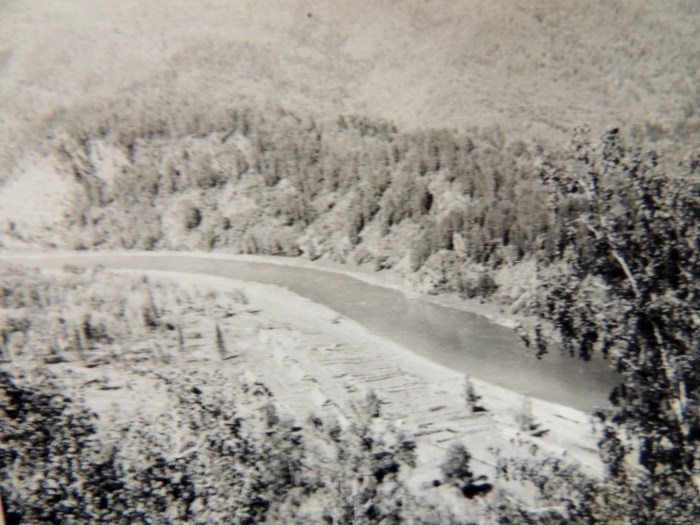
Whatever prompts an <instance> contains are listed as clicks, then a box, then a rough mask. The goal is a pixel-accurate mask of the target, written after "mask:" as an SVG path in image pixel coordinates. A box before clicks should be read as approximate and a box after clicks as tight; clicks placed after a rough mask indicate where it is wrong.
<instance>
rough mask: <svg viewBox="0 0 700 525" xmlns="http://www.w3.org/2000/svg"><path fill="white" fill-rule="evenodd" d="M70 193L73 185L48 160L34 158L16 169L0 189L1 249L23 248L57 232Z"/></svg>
mask: <svg viewBox="0 0 700 525" xmlns="http://www.w3.org/2000/svg"><path fill="white" fill-rule="evenodd" d="M72 194H73V184H72V183H71V182H70V181H69V180H68V179H67V178H66V176H64V175H62V174H60V173H59V172H58V171H57V170H56V167H55V165H54V164H53V162H51V161H50V160H47V159H41V160H38V159H34V160H33V161H32V162H31V163H28V164H27V165H25V166H23V167H22V168H20V169H19V170H17V171H16V172H15V175H14V177H12V178H11V179H9V180H7V181H6V182H5V183H4V184H3V185H2V186H0V246H2V245H4V246H6V247H12V246H22V245H23V244H24V242H23V241H27V242H31V241H32V239H34V238H35V237H36V238H42V237H45V234H46V233H47V232H51V233H56V232H55V229H56V228H57V226H58V224H57V221H58V220H60V218H61V217H63V215H64V213H65V212H66V211H67V209H68V207H69V205H70V203H71V197H72Z"/></svg>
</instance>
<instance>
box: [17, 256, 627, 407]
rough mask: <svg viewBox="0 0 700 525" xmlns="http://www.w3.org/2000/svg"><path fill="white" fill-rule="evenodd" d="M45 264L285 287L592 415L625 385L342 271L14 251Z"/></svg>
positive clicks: (407, 344) (480, 320) (481, 373)
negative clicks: (538, 356)
mask: <svg viewBox="0 0 700 525" xmlns="http://www.w3.org/2000/svg"><path fill="white" fill-rule="evenodd" d="M11 259H14V260H16V261H17V262H31V263H32V264H33V265H36V266H39V267H42V268H60V267H61V266H63V265H64V264H77V265H94V264H101V265H103V266H105V267H106V268H115V269H139V270H166V271H179V272H191V273H201V274H207V275H215V276H219V277H229V278H233V279H239V280H244V281H254V282H258V283H263V284H273V285H277V286H283V287H285V288H287V289H288V290H291V291H292V292H295V293H297V294H299V295H301V296H304V297H307V298H308V299H311V300H312V301H314V302H316V303H320V304H322V305H325V306H327V307H329V308H332V309H333V310H335V311H337V312H338V313H340V314H342V315H343V316H346V317H348V318H350V319H352V320H354V321H356V322H358V323H360V324H362V325H363V326H365V327H366V328H367V329H368V330H369V331H371V332H372V333H374V334H376V335H379V336H381V337H385V338H387V339H390V340H392V341H394V342H396V343H398V344H400V345H401V346H403V347H404V348H406V349H408V350H410V351H412V352H415V353H416V354H419V355H421V356H423V357H426V358H428V359H430V360H432V361H434V362H436V363H439V364H441V365H444V366H446V367H449V368H451V369H453V370H457V371H459V372H463V373H465V374H470V375H472V376H473V377H476V378H479V379H483V380H485V381H488V382H490V383H493V384H495V385H499V386H502V387H504V388H507V389H510V390H514V391H516V392H520V393H522V394H526V395H530V396H533V397H537V398H540V399H544V400H546V401H551V402H554V403H558V404H562V405H567V406H570V407H573V408H576V409H579V410H583V411H586V412H590V411H591V410H592V409H593V408H594V407H596V406H597V407H604V406H608V405H609V403H608V400H607V397H608V395H609V393H610V391H611V390H612V388H613V387H614V386H615V385H616V384H617V383H618V382H619V377H618V376H617V375H616V374H614V373H613V372H612V371H611V370H610V368H609V365H608V363H607V362H605V361H603V360H594V361H592V362H583V361H581V360H578V359H573V358H570V357H568V356H563V355H560V354H559V353H558V352H552V353H550V354H547V355H546V356H545V357H544V358H543V359H541V360H538V359H536V358H535V357H534V356H533V355H532V353H531V352H529V351H528V350H527V349H525V347H524V345H523V344H522V343H521V341H520V340H519V338H518V337H517V336H516V335H515V334H514V333H513V331H512V330H510V329H508V328H506V327H503V326H500V325H498V324H495V323H493V322H491V321H490V320H489V319H487V318H486V317H483V316H479V315H475V314H471V313H468V312H463V311H461V310H457V309H454V308H449V307H445V306H440V305H436V304H433V303H431V302H428V301H425V300H422V299H420V298H413V297H407V296H406V295H404V294H403V293H401V292H399V291H396V290H393V289H390V288H384V287H381V286H376V285H372V284H368V283H366V282H364V281H361V280H358V279H356V278H354V277H351V276H348V275H344V274H342V273H337V272H331V271H324V270H316V269H310V268H301V267H296V266H290V265H281V264H272V263H265V262H257V261H255V262H250V261H240V260H233V259H221V258H211V257H207V256H206V255H202V256H192V255H178V254H168V255H163V254H155V255H142V254H138V255H131V254H126V255H125V254H120V255H114V254H107V253H105V254H102V253H91V254H86V255H80V254H75V255H73V254H70V255H65V254H61V255H60V256H59V255H54V254H46V255H42V256H39V257H36V256H33V257H31V258H25V257H18V256H12V257H11Z"/></svg>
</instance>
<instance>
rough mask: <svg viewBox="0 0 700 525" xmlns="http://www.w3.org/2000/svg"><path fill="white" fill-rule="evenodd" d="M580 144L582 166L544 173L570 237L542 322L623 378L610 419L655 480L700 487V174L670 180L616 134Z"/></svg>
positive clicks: (546, 286)
mask: <svg viewBox="0 0 700 525" xmlns="http://www.w3.org/2000/svg"><path fill="white" fill-rule="evenodd" d="M573 145H574V150H573V159H572V162H570V163H568V164H566V165H563V166H554V165H552V164H549V163H548V162H545V163H544V164H543V166H542V173H541V177H542V180H543V182H544V183H545V184H546V185H547V186H548V187H549V189H550V203H551V205H552V208H553V211H554V212H555V215H556V216H557V217H558V220H560V221H562V223H563V225H564V230H563V239H562V240H563V243H562V245H561V250H560V253H559V256H560V258H561V260H560V261H559V262H557V264H556V271H550V272H549V273H544V272H543V274H542V275H541V278H542V290H543V293H542V297H541V299H540V304H539V305H538V306H539V314H540V316H541V317H542V318H543V319H544V320H546V321H548V322H549V323H551V325H553V326H554V328H555V330H556V332H558V334H559V335H560V336H561V340H562V345H563V347H564V349H565V350H567V351H569V352H570V353H571V354H572V355H574V354H578V356H579V357H581V358H583V359H590V358H591V356H592V355H593V353H595V352H600V353H602V354H603V355H604V356H606V357H609V358H610V359H611V360H612V364H613V365H614V367H615V369H616V370H617V371H618V372H619V373H620V374H622V377H623V378H624V380H623V382H622V384H621V385H620V386H619V387H618V388H616V389H615V390H614V391H613V392H612V394H611V401H612V403H613V405H614V409H613V410H612V412H611V414H610V415H611V418H610V420H609V422H610V423H612V424H613V425H614V426H616V427H617V428H619V429H624V430H625V432H626V433H627V435H628V437H629V438H631V439H632V441H633V442H635V443H638V447H634V448H636V449H637V450H638V452H639V462H640V464H641V465H642V466H643V467H644V469H645V471H646V475H647V476H648V479H650V480H652V481H654V482H655V486H657V487H660V486H667V485H669V484H671V485H674V486H685V487H688V486H692V485H693V484H694V485H695V487H696V489H698V490H700V474H699V472H700V471H699V470H698V467H699V466H700V457H699V452H698V448H699V447H698V445H699V442H700V416H699V409H700V388H699V387H700V351H699V350H698V348H699V347H698V344H699V343H700V301H699V299H700V289H699V288H698V284H697V283H698V278H699V277H700V173H698V171H697V169H695V170H693V169H692V168H691V169H690V170H688V171H687V172H685V173H682V174H670V173H664V172H663V171H662V170H661V169H660V168H659V166H658V163H657V157H656V155H655V154H654V153H653V152H642V151H641V150H639V149H636V148H630V147H628V146H627V145H626V144H625V143H624V141H623V139H622V137H621V136H620V133H619V132H618V130H616V129H614V130H611V131H609V132H608V133H606V134H605V135H604V136H603V138H602V141H601V144H600V145H598V146H593V145H591V143H590V142H589V140H588V136H587V132H586V131H585V130H583V131H579V132H577V134H576V136H575V139H574V142H573ZM541 262H542V264H541V267H546V266H547V265H550V264H551V262H552V261H549V260H547V261H541ZM550 268H551V266H550ZM538 331H539V334H538V335H541V333H542V332H541V331H540V330H539V329H538ZM536 339H539V337H537V338H536ZM536 342H537V344H538V348H540V351H544V348H545V347H544V346H542V345H541V343H542V341H541V340H538V341H536ZM608 438H610V435H608ZM620 450H622V448H620ZM621 453H622V452H621ZM670 480H672V481H670ZM669 486H670V485H669ZM666 495H667V496H668V494H666ZM670 497H673V496H670ZM695 497H696V498H697V493H695Z"/></svg>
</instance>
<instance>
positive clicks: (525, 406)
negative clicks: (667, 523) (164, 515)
mask: <svg viewBox="0 0 700 525" xmlns="http://www.w3.org/2000/svg"><path fill="white" fill-rule="evenodd" d="M61 253H65V252H55V253H53V255H56V256H60V255H61ZM69 255H75V253H69ZM80 255H81V256H82V255H84V256H86V257H90V256H92V255H105V253H104V252H102V253H101V252H93V253H81V254H80ZM110 255H113V256H133V255H138V253H137V252H117V253H110ZM142 255H148V256H150V257H165V256H168V255H174V254H169V253H167V252H144V253H142ZM177 255H180V256H188V257H202V258H209V259H212V258H213V259H223V260H227V259H228V260H243V261H249V262H250V261H258V262H265V263H272V264H280V265H287V266H304V267H306V268H312V269H316V270H322V271H330V272H337V273H343V274H345V275H349V276H352V277H355V278H358V279H361V280H363V281H365V282H370V283H371V284H374V285H380V286H386V287H390V288H393V289H397V290H400V289H401V283H400V282H399V281H398V280H396V279H394V280H393V281H392V280H391V279H386V280H384V282H382V280H383V278H382V276H378V275H371V274H369V273H364V272H358V271H353V270H348V269H347V268H343V267H339V265H338V266H336V265H331V264H325V265H322V264H318V263H316V262H309V261H297V260H294V259H284V258H276V257H260V256H248V255H231V254H222V253H215V254H211V253H198V252H177ZM31 257H38V258H41V257H46V255H45V254H33V255H30V258H31ZM148 273H149V274H153V275H162V276H170V277H171V278H172V277H175V278H176V279H175V280H176V281H177V282H178V283H182V284H187V286H191V287H204V288H209V289H210V290H218V291H221V290H232V289H243V290H245V293H246V294H247V295H249V296H250V297H251V304H253V305H254V306H253V307H252V308H251V309H252V310H254V311H257V312H258V313H256V314H255V319H253V320H252V321H251V323H252V324H251V327H252V328H251V329H252V330H253V333H254V334H255V337H256V338H258V339H259V338H260V334H261V333H264V334H265V337H263V339H264V343H265V345H264V346H269V345H272V346H274V348H275V351H274V352H271V353H270V355H267V356H265V355H259V354H251V355H250V356H249V357H250V362H249V371H250V373H251V374H253V376H256V377H257V376H259V377H263V378H264V380H263V382H264V383H266V384H267V383H268V382H269V383H271V384H272V385H273V386H272V387H271V388H273V390H274V388H278V390H279V392H282V393H284V392H292V391H295V392H304V393H303V394H299V395H300V396H301V397H299V398H297V399H296V401H294V402H291V401H287V404H288V405H289V406H291V407H292V409H291V411H292V412H293V413H294V414H295V415H296V416H297V417H301V416H302V415H303V413H305V412H308V411H309V410H310V409H311V408H313V407H316V408H318V406H319V402H320V406H333V407H336V409H337V410H339V413H338V416H339V418H340V419H342V418H347V414H348V407H349V406H350V405H351V404H352V403H355V402H356V401H357V395H358V393H363V392H364V393H366V392H369V391H370V390H372V391H375V392H376V393H377V394H378V395H379V397H380V398H382V399H383V400H384V402H385V403H386V405H387V406H388V407H391V409H390V412H389V413H388V415H389V417H390V418H392V420H393V421H394V422H395V423H396V424H397V425H399V426H401V427H402V429H403V428H405V430H406V431H407V432H409V433H411V434H413V435H418V436H431V437H430V438H427V437H426V438H425V440H426V443H427V444H426V445H425V446H424V447H423V449H424V450H427V451H428V452H424V455H425V456H426V459H425V461H424V463H423V464H424V465H425V466H426V468H427V469H428V470H427V473H426V475H427V476H428V477H429V476H430V475H433V474H434V472H433V473H432V474H431V471H430V468H432V469H433V470H434V468H435V465H436V464H439V461H440V460H439V458H438V456H440V455H441V454H444V451H445V446H446V444H449V443H450V442H452V441H454V440H455V439H457V440H460V439H465V438H466V437H467V436H468V448H469V449H470V451H471V452H472V454H473V455H474V457H475V458H476V459H477V460H479V461H480V462H482V464H483V465H484V466H485V468H486V469H487V470H488V471H489V472H490V473H491V474H492V475H493V474H494V471H493V469H494V467H495V464H496V461H497V458H496V456H495V455H494V452H495V450H510V449H512V448H513V447H514V446H515V445H516V444H519V445H522V446H521V447H520V448H521V449H523V448H522V447H525V449H529V448H532V447H533V446H534V447H535V449H541V450H542V453H543V454H545V455H547V456H557V457H564V456H566V457H569V458H571V459H575V460H577V461H579V462H581V463H582V464H583V465H585V466H586V467H587V468H588V469H589V470H590V471H591V472H592V473H599V471H600V465H599V462H598V459H597V453H596V451H595V440H596V437H595V435H594V434H593V432H592V429H591V425H590V423H589V418H588V416H587V415H586V414H584V413H583V412H580V411H578V410H574V409H572V408H569V407H564V406H561V405H557V404H554V403H548V402H545V401H541V400H538V399H526V398H525V397H523V396H522V395H519V394H517V393H515V392H512V391H509V390H507V389H505V388H501V387H498V386H495V385H492V384H489V383H487V382H484V381H481V380H479V379H478V378H475V377H473V378H471V379H470V380H471V382H472V384H473V385H474V387H475V389H476V390H477V393H478V395H480V396H481V398H482V400H481V403H482V404H483V408H485V409H486V411H485V412H478V413H477V415H476V419H475V414H473V413H470V412H469V410H468V407H467V406H466V402H465V400H464V388H465V375H464V374H460V373H457V372H455V371H453V370H451V369H449V368H446V367H443V366H440V365H437V364H435V363H434V362H432V361H430V360H428V359H425V358H423V357H420V356H418V355H416V354H414V353H413V352H410V351H407V350H406V349H404V348H403V347H401V346H399V345H397V344H395V343H392V342H391V341H388V340H386V339H383V338H380V337H377V336H374V335H372V334H370V333H369V332H368V331H367V329H366V328H364V327H363V326H361V325H359V324H358V323H356V322H354V321H352V320H350V319H347V318H345V317H343V316H340V315H339V314H338V313H337V312H335V311H334V310H332V309H330V308H327V307H325V306H322V305H319V304H317V303H313V302H312V301H310V300H308V299H305V298H302V297H300V296H298V295H296V294H294V293H292V292H290V291H288V290H286V289H284V288H280V287H277V286H271V285H263V284H257V283H251V282H240V281H236V280H234V279H230V278H222V277H212V276H209V275H204V274H191V273H182V272H148ZM463 306H464V305H463ZM475 306H476V305H474V304H472V307H475ZM464 309H465V310H466V307H465V308H464ZM467 311H468V310H467ZM262 326H277V327H279V326H283V327H286V328H285V329H284V330H273V331H270V330H265V331H264V332H261V330H260V327H262ZM317 337H321V338H322V340H323V342H322V343H319V341H318V340H317V339H316V338H317ZM251 341H252V342H251V344H250V345H248V346H254V339H251ZM243 346H245V345H243ZM320 347H327V348H328V349H330V350H326V352H328V353H325V352H320V351H319V348H320ZM319 355H322V356H323V357H322V358H320V357H319ZM270 363H278V364H280V365H281V367H278V368H275V367H271V366H270ZM290 363H291V366H288V365H290ZM290 374H291V375H290ZM274 385H277V387H275V386H274ZM309 386H313V388H311V389H309V388H307V387H309ZM319 392H321V394H319ZM326 392H328V393H329V394H326ZM281 397H284V396H283V395H282V396H281ZM326 403H328V404H327V405H326ZM526 419H527V420H529V421H530V422H531V423H532V425H529V424H528V426H532V427H533V428H530V429H527V430H524V428H523V427H524V424H523V421H524V420H526ZM475 422H478V424H477V425H476V427H477V428H476V429H475V427H474V423H475ZM528 447H529V448H528ZM523 450H524V449H523ZM430 451H432V452H430ZM428 465H432V467H428ZM424 481H426V479H422V482H424Z"/></svg>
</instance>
